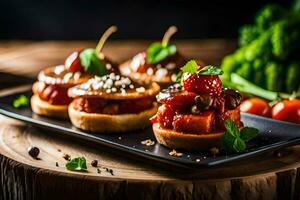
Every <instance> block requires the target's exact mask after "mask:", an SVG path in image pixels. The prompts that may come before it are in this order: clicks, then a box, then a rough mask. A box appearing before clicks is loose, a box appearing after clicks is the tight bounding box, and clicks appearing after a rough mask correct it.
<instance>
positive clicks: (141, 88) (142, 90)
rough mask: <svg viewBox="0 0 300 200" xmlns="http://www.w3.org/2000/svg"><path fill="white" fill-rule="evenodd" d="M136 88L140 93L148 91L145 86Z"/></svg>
mask: <svg viewBox="0 0 300 200" xmlns="http://www.w3.org/2000/svg"><path fill="white" fill-rule="evenodd" d="M135 90H136V91H137V92H138V93H143V92H145V91H146V90H145V88H144V87H139V88H136V89H135Z"/></svg>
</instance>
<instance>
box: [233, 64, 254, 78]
mask: <svg viewBox="0 0 300 200" xmlns="http://www.w3.org/2000/svg"><path fill="white" fill-rule="evenodd" d="M236 74H238V75H240V76H241V77H243V78H245V79H247V80H251V78H252V77H251V74H252V66H251V64H250V63H249V62H244V63H243V64H242V65H241V66H240V67H239V68H238V69H237V70H236Z"/></svg>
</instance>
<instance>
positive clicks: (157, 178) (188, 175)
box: [0, 116, 300, 199]
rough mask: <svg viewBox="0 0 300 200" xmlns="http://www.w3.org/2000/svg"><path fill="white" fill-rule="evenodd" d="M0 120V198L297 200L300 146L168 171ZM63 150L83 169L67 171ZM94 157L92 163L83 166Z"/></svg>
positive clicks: (128, 156) (109, 151)
mask: <svg viewBox="0 0 300 200" xmlns="http://www.w3.org/2000/svg"><path fill="white" fill-rule="evenodd" d="M0 121H1V124H2V125H1V127H0V153H1V155H0V181H1V186H2V187H1V191H0V199H80V198H84V199H100V197H101V199H276V198H277V197H282V198H284V199H292V198H296V197H297V198H299V193H298V191H299V180H300V178H299V177H300V176H299V171H298V168H299V166H300V163H299V158H300V146H295V147H290V148H287V149H282V150H281V151H279V152H276V153H269V154H264V155H261V156H259V157H255V158H251V159H247V160H244V161H240V162H236V163H233V164H230V165H228V164H227V165H223V166H219V167H213V168H207V169H195V170H190V169H174V168H175V167H173V166H168V165H160V164H153V163H151V162H149V161H143V160H138V159H136V158H134V157H132V156H130V155H123V154H122V153H120V152H117V151H116V150H113V149H110V148H106V147H102V146H99V145H98V146H95V145H93V144H91V143H82V142H81V141H78V140H74V139H70V138H68V137H60V136H59V135H58V134H57V133H53V132H50V131H45V130H42V129H38V128H35V127H32V126H30V125H26V124H25V123H23V122H19V121H16V120H13V119H9V118H6V117H4V116H1V117H0ZM30 146H36V147H38V148H39V149H40V154H39V159H34V158H32V157H30V156H29V154H28V152H27V149H28V148H29V147H30ZM64 154H69V155H70V156H71V157H77V156H84V157H85V158H86V159H87V165H88V171H87V172H74V171H68V170H67V169H66V168H65V164H66V162H67V161H66V160H65V159H64V158H63V155H64ZM95 159H96V160H98V161H99V164H98V167H97V168H95V167H92V166H91V164H90V163H91V161H92V160H95ZM152 162H153V161H152ZM106 168H108V169H112V170H113V174H111V173H110V172H108V171H106ZM98 169H99V170H100V171H99V170H98Z"/></svg>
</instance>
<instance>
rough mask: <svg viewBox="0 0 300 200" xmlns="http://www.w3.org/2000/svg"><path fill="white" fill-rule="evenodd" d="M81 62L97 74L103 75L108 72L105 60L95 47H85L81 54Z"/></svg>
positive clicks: (91, 72)
mask: <svg viewBox="0 0 300 200" xmlns="http://www.w3.org/2000/svg"><path fill="white" fill-rule="evenodd" d="M79 58H80V63H81V65H82V66H83V67H84V69H85V71H86V72H88V73H90V74H94V75H97V76H103V75H105V74H107V69H106V66H105V63H104V61H103V60H101V59H100V58H99V57H98V55H97V53H96V50H95V49H85V50H83V51H82V52H81V53H80V55H79Z"/></svg>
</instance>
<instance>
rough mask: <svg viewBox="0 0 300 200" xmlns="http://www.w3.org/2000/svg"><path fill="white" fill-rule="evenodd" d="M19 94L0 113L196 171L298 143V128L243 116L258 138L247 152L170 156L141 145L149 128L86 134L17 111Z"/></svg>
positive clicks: (2, 100) (0, 104) (1, 100)
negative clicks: (257, 131)
mask: <svg viewBox="0 0 300 200" xmlns="http://www.w3.org/2000/svg"><path fill="white" fill-rule="evenodd" d="M21 94H24V95H26V96H27V97H28V98H30V97H31V95H32V93H31V91H25V92H21V93H15V94H11V95H7V96H3V97H0V114H3V115H5V116H8V117H11V118H14V119H18V120H22V121H24V122H28V123H31V124H33V125H36V126H39V127H42V128H46V129H50V130H54V131H56V132H59V133H60V134H64V135H68V136H70V137H77V138H81V139H83V140H87V141H92V142H95V143H99V144H102V145H106V146H109V147H111V148H115V149H118V150H121V151H124V152H127V153H131V154H135V155H138V156H142V157H144V158H145V159H152V160H156V161H160V162H164V163H168V164H172V165H177V166H185V167H198V168H199V167H209V166H216V165H220V164H224V163H230V162H233V161H237V160H241V159H245V158H249V157H253V156H256V155H259V154H261V153H264V152H267V151H271V150H275V149H277V148H281V147H285V146H289V145H295V144H299V143H300V125H297V124H293V123H287V122H280V121H276V120H272V119H267V118H263V117H258V116H254V115H249V114H245V113H243V114H242V120H243V122H244V124H245V125H246V126H251V127H256V128H258V129H259V135H258V136H257V137H256V138H255V139H253V140H252V141H251V142H249V143H248V144H247V147H248V150H247V152H245V153H242V154H226V152H222V151H221V153H220V154H218V155H217V156H212V155H211V154H210V153H209V152H197V153H195V152H182V153H183V156H181V157H173V156H170V155H169V152H170V149H168V148H165V147H164V146H161V145H159V144H158V143H156V144H155V145H153V146H145V145H143V144H141V141H143V140H146V139H151V140H154V141H156V140H155V137H154V135H153V132H152V129H151V127H149V128H147V129H145V130H140V131H135V132H129V133H123V134H109V135H104V134H94V133H87V132H84V131H81V130H79V129H76V128H75V127H73V126H72V124H71V123H70V122H69V121H68V120H64V121H63V120H57V119H50V118H47V117H41V116H38V115H36V114H34V113H32V110H31V108H30V106H28V107H25V108H20V109H15V108H13V107H12V102H13V100H14V99H15V98H16V97H18V96H19V95H21Z"/></svg>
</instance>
